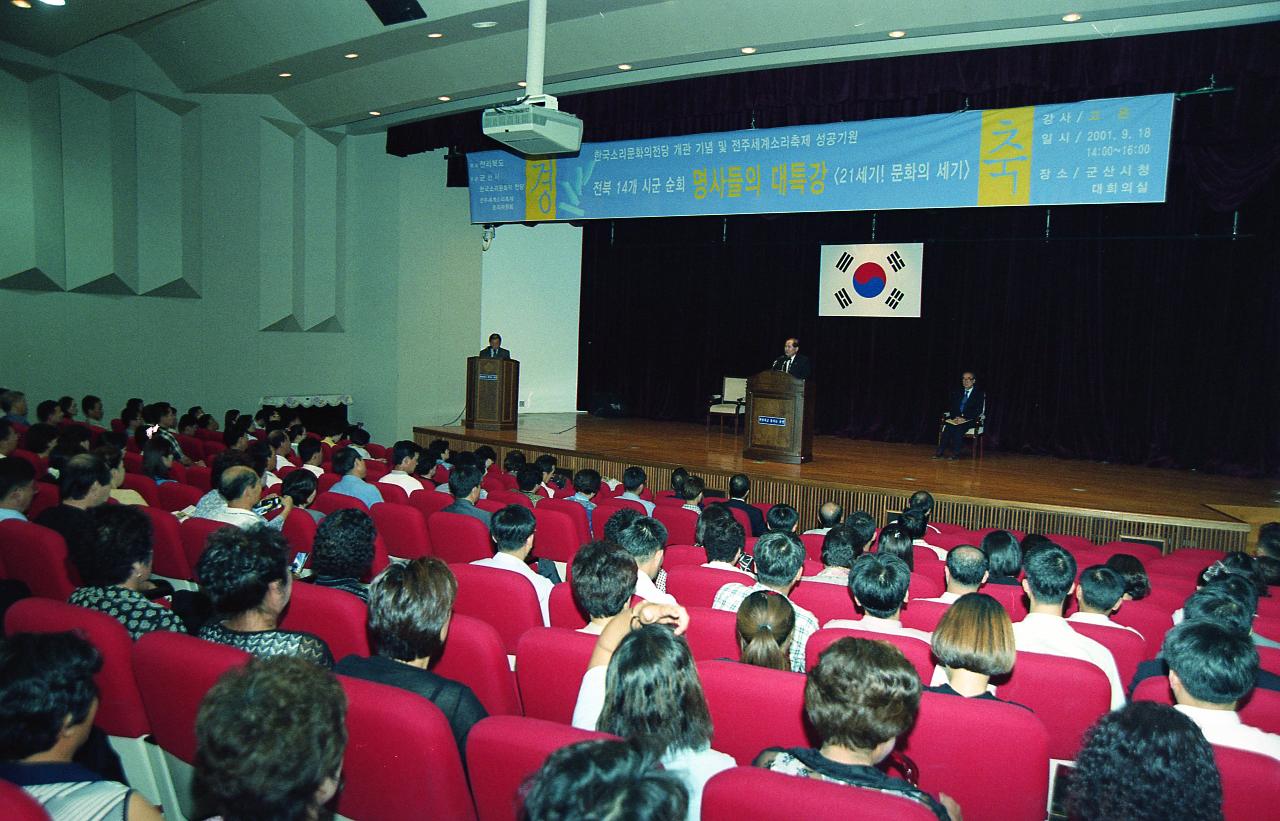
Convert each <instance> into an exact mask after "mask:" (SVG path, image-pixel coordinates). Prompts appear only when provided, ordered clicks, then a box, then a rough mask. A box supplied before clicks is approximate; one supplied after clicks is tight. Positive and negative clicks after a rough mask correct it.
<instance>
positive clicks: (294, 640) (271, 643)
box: [199, 619, 333, 669]
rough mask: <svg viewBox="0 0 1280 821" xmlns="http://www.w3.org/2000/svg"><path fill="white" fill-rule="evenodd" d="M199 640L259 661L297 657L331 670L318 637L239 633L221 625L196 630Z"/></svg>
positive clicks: (287, 632) (282, 632)
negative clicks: (224, 645)
mask: <svg viewBox="0 0 1280 821" xmlns="http://www.w3.org/2000/svg"><path fill="white" fill-rule="evenodd" d="M199 635H200V638H202V639H205V640H206V641H216V642H217V643H218V644H226V645H230V646H231V647H235V648H237V649H239V650H244V651H245V652H246V653H251V654H253V655H255V656H258V657H259V658H267V657H268V656H297V657H298V658H301V659H306V660H307V661H310V662H314V663H316V664H319V665H320V666H321V667H324V668H325V669H332V668H333V653H331V652H329V645H327V644H325V643H324V640H323V639H321V638H320V637H319V636H313V635H312V634H310V633H302V632H299V631H297V630H262V631H259V632H256V633H242V632H240V631H239V630H232V629H231V628H229V627H227V626H226V625H224V624H223V623H222V622H220V621H217V620H216V619H215V620H214V621H211V622H209V623H208V624H206V625H205V626H204V627H202V628H200V634H199Z"/></svg>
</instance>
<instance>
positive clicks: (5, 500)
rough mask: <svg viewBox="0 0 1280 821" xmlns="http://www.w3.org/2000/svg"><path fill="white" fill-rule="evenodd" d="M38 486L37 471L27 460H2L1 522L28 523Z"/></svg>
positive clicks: (0, 481) (0, 467)
mask: <svg viewBox="0 0 1280 821" xmlns="http://www.w3.org/2000/svg"><path fill="white" fill-rule="evenodd" d="M36 485H37V483H36V469H35V468H34V467H32V465H31V463H30V462H28V461H27V460H26V459H0V522H3V521H6V520H8V519H16V520H18V521H20V522H25V521H27V515H26V514H27V508H29V507H31V500H33V499H35V497H36V493H37V491H38V488H37V486H36Z"/></svg>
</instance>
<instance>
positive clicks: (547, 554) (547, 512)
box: [533, 502, 581, 563]
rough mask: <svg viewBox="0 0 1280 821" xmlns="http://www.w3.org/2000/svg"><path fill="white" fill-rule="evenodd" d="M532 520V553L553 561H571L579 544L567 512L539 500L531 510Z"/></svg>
mask: <svg viewBox="0 0 1280 821" xmlns="http://www.w3.org/2000/svg"><path fill="white" fill-rule="evenodd" d="M570 504H575V503H573V502H571V503H570ZM533 521H534V529H533V553H534V555H535V556H537V557H538V558H540V559H550V560H551V561H553V562H565V563H570V562H572V561H573V557H574V554H576V553H577V552H578V548H579V547H580V546H581V544H580V543H579V542H578V528H577V527H576V526H575V525H574V523H573V519H572V518H571V517H570V516H569V514H567V513H565V512H564V511H562V510H552V509H551V508H549V507H547V506H546V505H544V504H543V503H542V502H539V503H538V506H537V507H536V508H534V510H533Z"/></svg>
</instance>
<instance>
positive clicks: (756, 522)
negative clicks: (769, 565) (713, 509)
mask: <svg viewBox="0 0 1280 821" xmlns="http://www.w3.org/2000/svg"><path fill="white" fill-rule="evenodd" d="M749 495H751V479H750V478H749V477H748V476H747V474H745V473H735V474H733V476H731V477H730V478H729V501H727V502H725V503H724V504H725V506H726V507H731V508H734V509H735V510H741V511H742V512H743V513H745V514H747V521H749V522H750V523H751V535H752V536H754V537H756V538H759V537H760V536H763V535H764V532H765V530H767V529H768V525H766V523H765V520H764V514H763V513H761V512H760V508H758V507H756V506H755V505H753V504H751V503H750V502H748V501H747V497H748V496H749Z"/></svg>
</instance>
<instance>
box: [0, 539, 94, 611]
mask: <svg viewBox="0 0 1280 821" xmlns="http://www.w3.org/2000/svg"><path fill="white" fill-rule="evenodd" d="M0 565H3V567H4V569H5V572H6V573H7V574H8V576H9V578H11V579H17V580H18V581H20V582H23V583H24V584H26V586H27V588H28V589H29V590H30V591H31V595H33V596H41V597H43V598H46V599H57V600H58V601H66V600H67V597H68V596H70V595H71V594H72V593H73V592H75V589H76V585H75V582H74V581H72V580H73V579H74V578H75V577H76V576H75V575H73V568H72V567H71V563H70V560H69V559H68V558H67V545H66V542H64V541H63V540H62V536H61V535H60V534H59V533H58V532H57V531H56V530H50V529H49V528H47V527H41V526H40V525H37V524H32V523H31V522H23V521H20V520H18V519H9V520H6V521H3V522H0Z"/></svg>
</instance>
